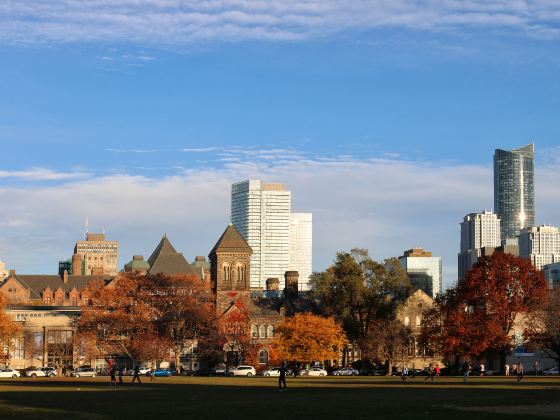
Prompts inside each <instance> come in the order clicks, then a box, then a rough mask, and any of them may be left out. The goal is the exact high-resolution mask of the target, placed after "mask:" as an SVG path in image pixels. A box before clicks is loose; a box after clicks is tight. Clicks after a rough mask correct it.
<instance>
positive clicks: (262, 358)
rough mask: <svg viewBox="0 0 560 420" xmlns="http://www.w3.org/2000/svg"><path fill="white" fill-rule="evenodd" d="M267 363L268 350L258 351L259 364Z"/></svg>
mask: <svg viewBox="0 0 560 420" xmlns="http://www.w3.org/2000/svg"><path fill="white" fill-rule="evenodd" d="M267 363H268V352H267V351H266V350H261V351H259V364H260V365H266V364H267Z"/></svg>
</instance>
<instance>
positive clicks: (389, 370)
mask: <svg viewBox="0 0 560 420" xmlns="http://www.w3.org/2000/svg"><path fill="white" fill-rule="evenodd" d="M392 374H393V361H392V360H387V375H386V376H391V375H392Z"/></svg>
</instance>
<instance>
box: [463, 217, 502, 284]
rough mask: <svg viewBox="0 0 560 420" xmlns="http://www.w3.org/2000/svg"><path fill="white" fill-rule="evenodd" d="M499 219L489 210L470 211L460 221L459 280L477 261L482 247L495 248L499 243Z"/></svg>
mask: <svg viewBox="0 0 560 420" xmlns="http://www.w3.org/2000/svg"><path fill="white" fill-rule="evenodd" d="M500 232H501V231H500V219H499V218H498V215H496V214H495V213H493V212H491V211H486V210H485V211H483V212H481V213H470V214H467V215H466V216H465V217H464V218H463V222H462V223H461V252H459V258H458V260H459V261H458V263H459V267H458V268H459V270H458V277H459V280H461V279H463V278H464V277H465V275H466V274H467V271H469V269H470V268H471V267H472V266H473V265H474V264H475V263H476V262H477V261H478V259H479V258H480V257H481V256H482V254H483V249H484V248H492V249H495V248H497V247H499V246H500V244H501V233H500Z"/></svg>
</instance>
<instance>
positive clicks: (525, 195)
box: [494, 144, 535, 241]
mask: <svg viewBox="0 0 560 420" xmlns="http://www.w3.org/2000/svg"><path fill="white" fill-rule="evenodd" d="M534 155H535V146H534V145H533V144H529V145H527V146H525V147H522V148H520V149H515V150H511V151H507V150H500V149H496V151H495V152H494V208H495V210H496V213H497V215H498V217H499V218H500V219H501V223H502V226H501V239H502V241H505V240H506V239H508V238H516V237H517V236H518V235H519V232H520V231H521V229H523V228H525V227H528V226H529V227H530V226H534V224H535V173H534Z"/></svg>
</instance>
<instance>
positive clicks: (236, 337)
mask: <svg viewBox="0 0 560 420" xmlns="http://www.w3.org/2000/svg"><path fill="white" fill-rule="evenodd" d="M248 306H249V305H248V302H247V301H246V300H244V299H238V300H236V301H235V303H234V304H233V305H232V306H231V307H230V308H229V309H228V310H227V311H226V312H225V313H224V314H223V315H222V316H221V318H220V320H219V325H220V336H219V339H220V343H221V344H222V345H223V350H226V352H229V353H236V354H237V355H238V359H239V360H238V362H247V363H249V362H250V361H252V359H254V353H255V350H256V346H255V345H254V344H253V343H252V341H251V337H250V335H249V328H250V326H249V325H250V314H249V309H248Z"/></svg>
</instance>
